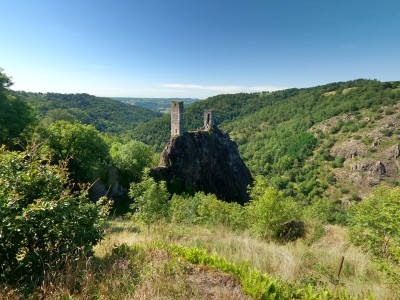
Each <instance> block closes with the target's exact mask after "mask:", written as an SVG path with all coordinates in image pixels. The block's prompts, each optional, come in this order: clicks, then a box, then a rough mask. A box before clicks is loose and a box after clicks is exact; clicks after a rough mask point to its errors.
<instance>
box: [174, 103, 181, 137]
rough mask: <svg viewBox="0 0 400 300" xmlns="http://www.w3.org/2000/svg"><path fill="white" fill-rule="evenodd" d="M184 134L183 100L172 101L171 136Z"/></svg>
mask: <svg viewBox="0 0 400 300" xmlns="http://www.w3.org/2000/svg"><path fill="white" fill-rule="evenodd" d="M181 135H183V102H182V101H171V137H174V136H181Z"/></svg>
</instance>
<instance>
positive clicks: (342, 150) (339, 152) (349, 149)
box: [330, 140, 366, 159]
mask: <svg viewBox="0 0 400 300" xmlns="http://www.w3.org/2000/svg"><path fill="white" fill-rule="evenodd" d="M365 152H366V146H365V145H364V144H363V143H362V142H360V141H357V140H350V141H348V142H344V143H342V144H340V145H337V146H334V147H333V148H332V149H331V151H330V153H331V154H332V155H333V156H343V157H344V158H345V159H351V158H354V157H356V156H361V157H362V156H364V154H365Z"/></svg>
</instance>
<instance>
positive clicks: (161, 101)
mask: <svg viewBox="0 0 400 300" xmlns="http://www.w3.org/2000/svg"><path fill="white" fill-rule="evenodd" d="M110 99H114V100H118V101H121V102H124V103H128V104H131V105H136V106H141V107H145V108H148V109H152V110H157V111H160V112H164V113H166V112H169V109H170V105H171V101H183V102H184V104H185V105H189V104H191V103H194V102H197V101H200V99H194V98H121V97H111V98H110Z"/></svg>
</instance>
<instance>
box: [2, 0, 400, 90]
mask: <svg viewBox="0 0 400 300" xmlns="http://www.w3.org/2000/svg"><path fill="white" fill-rule="evenodd" d="M0 26H1V28H2V32H1V35H0V38H1V43H0V67H1V68H3V69H4V71H5V72H6V74H7V75H9V76H11V77H12V78H13V81H14V83H15V85H14V87H13V88H14V89H15V90H25V91H33V92H61V93H81V92H85V93H89V94H93V95H97V96H110V97H111V96H115V97H118V96H120V97H198V98H206V97H208V96H212V95H216V94H221V93H236V92H240V91H246V92H253V91H260V90H270V91H272V90H276V89H282V88H288V87H311V86H315V85H319V84H325V83H330V82H335V81H346V80H351V79H358V78H371V79H378V80H381V81H390V80H400V1H398V0H380V1H376V0H374V1H371V0H329V1H328V0H274V1H270V0H241V1H239V0H112V1H111V0H109V1H103V0H96V1H94V0H79V1H78V0H68V1H67V0H58V1H57V0H18V1H17V0H0Z"/></svg>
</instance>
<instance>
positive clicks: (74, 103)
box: [13, 92, 161, 133]
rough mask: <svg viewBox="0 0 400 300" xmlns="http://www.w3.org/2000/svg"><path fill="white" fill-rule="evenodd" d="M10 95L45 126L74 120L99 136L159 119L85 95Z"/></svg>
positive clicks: (139, 109) (149, 112)
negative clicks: (91, 129) (46, 123)
mask: <svg viewBox="0 0 400 300" xmlns="http://www.w3.org/2000/svg"><path fill="white" fill-rule="evenodd" d="M13 94H14V95H15V96H17V97H18V98H19V99H21V100H23V101H25V102H26V103H28V104H29V105H31V106H32V107H34V109H35V112H36V114H37V115H38V116H40V117H41V118H44V119H45V121H47V122H48V123H51V122H53V121H56V120H66V121H71V120H76V121H79V122H81V123H83V124H87V125H93V126H94V127H95V128H96V129H97V130H99V131H101V132H111V133H123V132H126V131H128V130H131V129H133V128H134V127H135V126H136V125H137V124H139V123H145V122H147V121H149V120H151V119H153V118H157V117H159V116H160V115H161V114H160V113H158V112H155V111H152V110H150V109H147V108H143V107H139V106H133V105H129V104H125V103H122V102H120V101H116V100H111V99H109V98H100V97H95V96H92V95H88V94H57V93H46V94H43V93H27V92H13Z"/></svg>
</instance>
